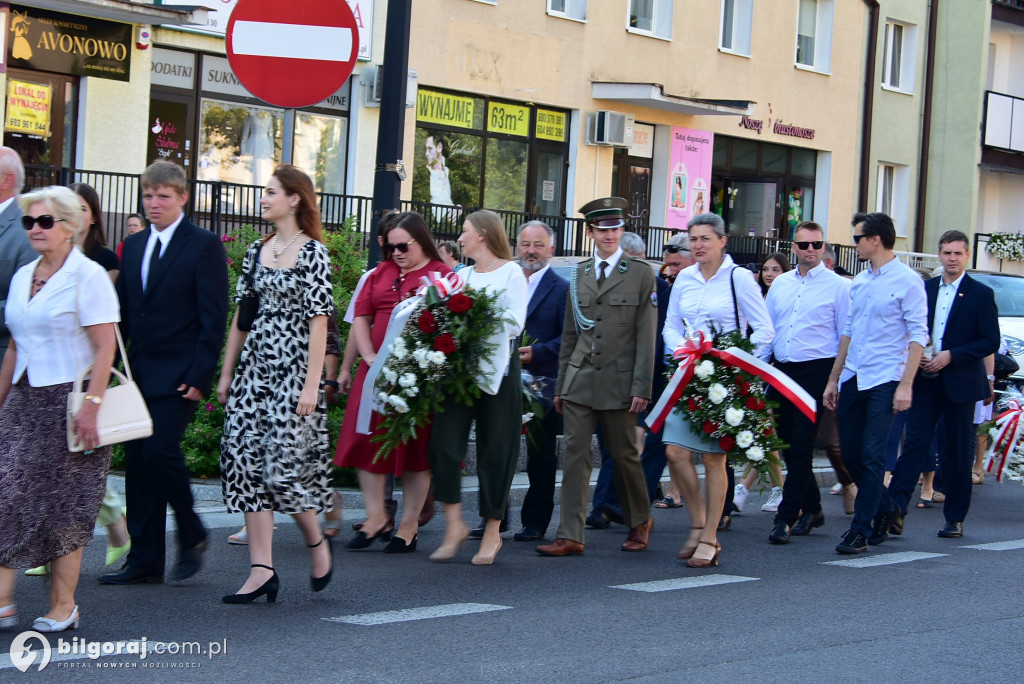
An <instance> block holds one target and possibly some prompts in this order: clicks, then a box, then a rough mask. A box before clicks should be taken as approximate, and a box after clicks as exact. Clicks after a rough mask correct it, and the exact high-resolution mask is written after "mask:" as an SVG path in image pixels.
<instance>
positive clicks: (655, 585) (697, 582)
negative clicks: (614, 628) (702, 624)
mask: <svg viewBox="0 0 1024 684" xmlns="http://www.w3.org/2000/svg"><path fill="white" fill-rule="evenodd" d="M759 579H760V578H759V577H741V576H739V575H702V576H701V577H677V578H676V579H667V580H655V581H653V582H637V583H635V584H616V585H614V586H612V587H609V588H610V589H625V590H626V591H643V592H657V591H676V590H677V589H695V588H697V587H712V586H715V585H717V584H733V583H735V582H756V581H757V580H759Z"/></svg>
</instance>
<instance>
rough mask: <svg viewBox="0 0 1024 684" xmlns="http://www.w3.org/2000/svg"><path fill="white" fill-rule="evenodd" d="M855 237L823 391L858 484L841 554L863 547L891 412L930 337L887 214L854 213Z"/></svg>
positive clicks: (900, 403) (918, 290)
mask: <svg viewBox="0 0 1024 684" xmlns="http://www.w3.org/2000/svg"><path fill="white" fill-rule="evenodd" d="M853 241H854V243H855V244H856V246H857V254H858V256H859V257H860V259H862V260H864V261H868V262H870V263H869V264H868V267H867V268H866V269H864V270H863V271H861V272H860V273H859V274H858V275H857V277H856V278H854V279H853V284H852V285H851V287H850V315H849V317H848V318H847V321H846V326H845V328H844V329H843V337H842V339H841V340H840V342H839V353H838V354H837V355H836V361H835V365H833V366H832V373H831V375H830V376H829V379H828V385H827V386H826V387H825V396H824V403H825V406H826V408H829V409H832V410H833V411H836V412H837V416H838V420H839V441H840V443H841V444H842V449H843V460H844V461H845V462H846V466H847V468H849V470H850V474H851V475H853V478H854V480H855V481H856V483H857V501H856V503H855V504H854V514H853V524H852V525H851V526H850V529H849V530H847V531H846V533H845V534H844V535H843V539H842V541H841V542H840V543H839V544H838V545H837V546H836V552H837V553H846V554H850V553H863V552H864V551H867V548H868V547H867V545H868V537H869V536H870V535H871V534H872V529H873V524H872V521H873V519H874V517H875V512H876V511H877V510H878V502H879V499H880V498H881V496H882V489H883V485H882V478H883V476H884V469H885V444H886V441H887V439H888V437H889V428H890V427H891V425H892V416H893V414H894V413H897V412H899V411H905V410H907V409H908V408H910V404H911V397H912V386H913V380H914V374H915V373H916V372H917V366H918V363H919V362H920V361H921V350H922V349H924V346H925V345H926V344H928V322H927V316H928V307H927V302H926V300H925V293H924V283H923V282H922V281H921V277H920V276H919V275H917V273H915V272H914V271H913V270H911V269H910V268H909V267H908V266H906V265H905V264H903V263H901V262H900V261H899V260H898V259H896V255H895V254H893V251H892V250H893V246H894V245H895V243H896V229H895V227H894V226H893V223H892V219H891V218H889V217H888V216H886V215H885V214H883V213H881V212H874V213H871V214H861V213H857V214H854V215H853ZM840 383H841V384H840ZM883 541H884V540H883Z"/></svg>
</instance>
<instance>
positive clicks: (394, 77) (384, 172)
mask: <svg viewBox="0 0 1024 684" xmlns="http://www.w3.org/2000/svg"><path fill="white" fill-rule="evenodd" d="M411 25H412V0H389V2H388V13H387V26H386V27H385V30H384V65H383V67H382V68H383V69H384V78H383V88H382V92H381V98H380V120H379V122H378V126H377V166H376V171H375V172H374V176H373V221H372V224H371V228H370V235H369V236H368V237H369V248H370V250H369V255H368V257H367V266H368V267H369V268H373V267H374V266H376V265H377V262H379V261H380V246H379V245H378V244H377V240H376V237H377V224H378V223H379V222H380V220H381V215H382V214H383V213H384V212H385V211H387V210H389V209H397V208H398V203H399V198H400V193H401V188H402V181H403V180H404V179H405V169H404V168H403V166H402V143H403V140H404V137H405V98H406V88H407V85H408V80H409V32H410V28H411Z"/></svg>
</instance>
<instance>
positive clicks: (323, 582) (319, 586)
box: [306, 537, 334, 591]
mask: <svg viewBox="0 0 1024 684" xmlns="http://www.w3.org/2000/svg"><path fill="white" fill-rule="evenodd" d="M325 539H326V540H327V552H328V553H330V554H331V569H330V570H328V571H327V574H326V575H324V576H323V577H310V578H309V588H310V589H312V590H313V591H323V590H324V589H326V588H327V585H328V584H330V583H331V575H333V574H334V547H333V546H332V545H331V538H330V537H320V541H318V542H317V543H316V544H306V548H308V549H315V548H316V547H318V546H320V545H321V544H323V543H324V540H325Z"/></svg>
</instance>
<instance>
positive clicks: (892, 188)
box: [875, 162, 910, 237]
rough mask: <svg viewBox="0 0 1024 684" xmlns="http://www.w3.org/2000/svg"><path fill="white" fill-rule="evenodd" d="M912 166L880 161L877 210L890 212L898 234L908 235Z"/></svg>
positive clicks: (876, 195)
mask: <svg viewBox="0 0 1024 684" xmlns="http://www.w3.org/2000/svg"><path fill="white" fill-rule="evenodd" d="M909 202H910V167H909V166H906V165H905V164H888V163H884V162H883V163H880V164H879V165H878V188H877V192H876V194H875V210H876V211H880V212H882V213H884V214H888V216H889V218H891V219H892V222H893V224H894V225H895V226H896V234H897V235H898V236H900V237H906V236H907V223H908V221H909V216H910V204H909Z"/></svg>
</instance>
